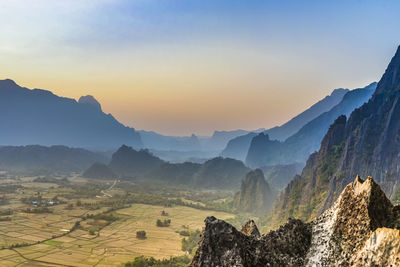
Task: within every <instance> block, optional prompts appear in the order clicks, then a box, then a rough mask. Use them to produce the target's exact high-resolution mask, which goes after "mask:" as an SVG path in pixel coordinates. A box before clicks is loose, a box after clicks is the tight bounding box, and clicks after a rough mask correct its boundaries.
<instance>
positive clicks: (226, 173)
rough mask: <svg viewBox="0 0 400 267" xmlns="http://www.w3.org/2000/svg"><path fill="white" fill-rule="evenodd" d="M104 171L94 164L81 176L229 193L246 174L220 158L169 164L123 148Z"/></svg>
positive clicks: (234, 163)
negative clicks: (159, 183)
mask: <svg viewBox="0 0 400 267" xmlns="http://www.w3.org/2000/svg"><path fill="white" fill-rule="evenodd" d="M106 167H107V168H105V166H103V165H101V164H94V165H93V166H91V167H90V168H89V169H88V170H87V171H86V172H84V174H83V175H87V174H89V176H87V177H89V178H93V177H91V176H92V174H95V175H96V176H97V177H99V178H105V177H107V176H110V175H111V174H114V173H115V174H116V175H117V176H118V177H120V178H124V179H138V180H146V181H163V182H166V183H170V184H171V183H175V184H180V185H186V186H194V187H196V188H210V189H232V188H238V187H239V186H240V183H241V181H242V179H243V178H244V177H245V175H246V173H248V172H249V171H250V169H249V168H247V167H246V166H245V165H244V164H243V162H241V161H238V160H235V159H229V158H222V157H216V158H213V159H210V160H207V161H206V162H204V163H203V164H198V163H191V162H184V163H169V162H166V161H163V160H161V159H160V158H158V157H156V156H154V155H153V154H152V153H151V152H150V151H149V150H146V149H142V150H135V149H133V148H132V147H128V146H126V145H123V146H121V147H120V148H119V149H118V150H117V151H116V152H115V153H114V154H113V155H112V158H111V161H110V163H109V164H108V165H107V166H106ZM102 171H104V174H103V173H102ZM109 178H114V177H109Z"/></svg>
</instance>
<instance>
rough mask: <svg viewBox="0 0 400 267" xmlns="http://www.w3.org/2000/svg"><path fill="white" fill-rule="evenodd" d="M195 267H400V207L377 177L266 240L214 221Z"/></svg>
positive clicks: (249, 229) (248, 229) (250, 227)
mask: <svg viewBox="0 0 400 267" xmlns="http://www.w3.org/2000/svg"><path fill="white" fill-rule="evenodd" d="M205 223H206V226H205V229H204V231H203V234H202V237H201V240H200V243H199V248H198V250H197V252H196V254H195V256H194V258H193V261H192V263H191V265H190V266H193V267H195V266H212V267H217V266H243V267H245V266H400V231H399V229H400V206H393V205H392V204H391V202H390V201H389V200H388V198H387V197H386V196H385V194H384V192H383V191H382V190H381V188H380V186H379V185H378V184H377V183H375V182H374V180H373V179H372V178H371V177H368V178H367V179H366V180H365V181H363V180H361V179H360V177H358V176H357V178H356V179H355V181H354V182H353V183H351V184H349V185H347V186H346V188H345V189H344V190H343V192H342V193H341V195H340V196H339V197H338V199H337V201H336V202H335V203H334V205H333V206H332V207H331V208H330V209H328V210H327V211H325V212H324V213H323V214H322V215H320V216H319V217H317V218H316V219H315V220H314V221H312V222H310V223H304V222H302V221H301V220H295V219H289V221H288V222H287V223H286V224H285V225H283V226H281V227H280V228H279V229H278V230H275V231H271V232H269V233H268V234H265V235H260V234H259V231H258V229H257V226H256V225H255V224H254V222H253V221H249V222H248V223H246V224H245V225H244V226H243V228H242V231H241V232H239V231H238V230H237V229H236V228H235V227H233V226H232V225H230V224H228V223H226V222H224V221H222V220H218V219H216V218H214V217H208V218H206V220H205Z"/></svg>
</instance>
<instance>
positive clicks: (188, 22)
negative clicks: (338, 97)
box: [0, 0, 400, 135]
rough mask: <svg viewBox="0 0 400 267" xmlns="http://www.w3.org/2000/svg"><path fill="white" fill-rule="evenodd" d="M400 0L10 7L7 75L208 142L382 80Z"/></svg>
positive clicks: (2, 43)
mask: <svg viewBox="0 0 400 267" xmlns="http://www.w3.org/2000/svg"><path fill="white" fill-rule="evenodd" d="M399 11H400V1H390V0H385V1H369V0H365V1H361V0H359V1H352V0H350V1H285V0H283V1H258V0H254V1H248V0H243V1H237V0H213V1H209V0H187V1H183V0H180V1H178V0H175V1H170V0H158V1H153V0H114V1H111V0H99V1H89V0H80V1H74V0H57V1H51V0H48V1H44V0H26V1H21V0H13V1H11V0H10V1H4V0H3V1H0V79H4V78H10V79H13V80H15V81H16V82H17V83H18V84H19V85H22V86H25V87H28V88H42V89H47V90H51V91H53V92H54V93H55V94H57V95H60V96H66V97H71V98H75V99H78V98H79V96H81V95H87V94H91V95H93V96H94V97H96V98H97V99H98V100H99V102H100V103H101V104H102V107H103V110H104V111H105V112H106V113H112V114H113V115H114V116H115V117H116V118H117V119H118V120H119V121H121V122H123V123H124V124H126V125H129V126H132V127H134V128H136V129H145V130H154V131H157V132H160V133H164V134H173V135H188V134H191V133H196V134H199V135H207V134H211V133H212V132H213V131H214V130H230V129H238V128H242V129H257V128H260V127H264V128H268V127H271V126H274V125H277V124H281V123H284V122H285V121H287V120H288V119H290V118H291V117H293V116H294V115H296V114H298V113H299V112H301V111H302V110H304V109H305V108H307V107H308V106H310V105H312V104H313V103H315V102H316V101H317V100H319V99H321V98H323V97H324V96H326V95H327V94H329V93H330V92H331V91H332V90H333V89H334V88H338V87H346V88H356V87H362V86H365V85H367V84H369V83H370V82H372V81H375V80H379V78H380V77H381V75H382V74H383V72H384V69H385V68H386V65H387V62H388V61H389V60H390V57H391V56H392V55H393V54H394V52H395V50H396V48H397V46H398V45H399V44H400V35H399V32H400V16H399V15H398V13H399Z"/></svg>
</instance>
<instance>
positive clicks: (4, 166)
mask: <svg viewBox="0 0 400 267" xmlns="http://www.w3.org/2000/svg"><path fill="white" fill-rule="evenodd" d="M107 161H108V158H107V157H106V156H104V155H102V154H100V153H95V152H92V151H88V150H85V149H82V148H69V147H66V146H51V147H45V146H39V145H29V146H3V147H0V170H3V171H7V172H9V173H13V174H19V175H47V174H54V173H58V174H67V173H71V172H78V173H79V172H82V171H83V170H85V169H86V168H88V166H90V165H91V164H93V163H95V162H100V163H105V162H107Z"/></svg>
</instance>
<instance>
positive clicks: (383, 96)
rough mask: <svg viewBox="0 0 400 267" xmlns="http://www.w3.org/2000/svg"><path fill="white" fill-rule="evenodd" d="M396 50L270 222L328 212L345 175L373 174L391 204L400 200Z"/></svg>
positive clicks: (399, 59)
mask: <svg viewBox="0 0 400 267" xmlns="http://www.w3.org/2000/svg"><path fill="white" fill-rule="evenodd" d="M399 99H400V48H399V49H398V51H397V53H396V55H395V56H394V57H393V59H392V60H391V62H390V64H389V66H388V68H387V70H386V72H385V74H384V75H383V77H382V79H381V80H380V82H379V84H378V87H377V89H376V91H375V93H374V95H373V96H372V98H371V99H370V100H369V101H368V103H366V104H364V105H363V106H361V107H360V108H358V109H356V110H354V111H353V112H352V114H351V115H350V117H349V119H348V120H347V119H346V117H345V116H341V117H339V118H338V119H337V120H336V121H335V122H334V123H333V124H332V125H331V127H330V129H329V131H328V133H327V134H326V135H325V137H324V139H323V141H322V143H321V148H320V150H319V151H318V152H317V153H314V154H312V155H311V156H310V158H309V160H308V161H307V164H306V167H305V168H304V170H303V172H302V174H301V176H298V177H295V179H294V180H293V181H292V182H291V183H290V184H289V185H288V187H287V188H286V189H285V191H284V193H283V194H282V195H281V196H280V198H278V200H277V202H276V204H275V209H274V212H273V213H272V216H273V217H272V222H273V223H274V222H275V223H276V222H277V221H281V220H282V218H288V217H291V216H294V217H297V218H302V219H305V220H308V219H310V218H315V216H317V215H318V214H321V212H323V211H324V210H326V209H328V208H329V207H330V206H331V205H332V203H333V202H334V201H335V200H336V199H337V198H338V196H339V194H340V192H341V191H342V190H343V188H344V187H345V186H346V185H347V184H349V183H350V182H351V180H350V179H349V177H351V176H355V175H357V174H360V175H366V174H372V175H373V176H374V177H375V179H376V181H377V182H378V183H379V184H380V185H381V187H382V189H383V191H384V192H385V193H386V194H387V195H388V196H389V197H390V198H392V199H393V200H397V199H398V198H399V196H400V194H399V185H400V165H399V164H400V161H399V155H400V138H399V136H400V135H399V133H400V101H399Z"/></svg>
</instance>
